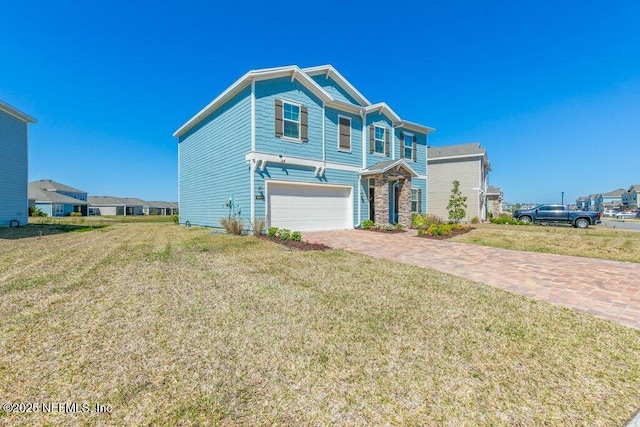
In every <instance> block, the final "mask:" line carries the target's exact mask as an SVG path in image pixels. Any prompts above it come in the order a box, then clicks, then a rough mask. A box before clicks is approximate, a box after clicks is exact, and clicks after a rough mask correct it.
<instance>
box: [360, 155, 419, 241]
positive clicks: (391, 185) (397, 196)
mask: <svg viewBox="0 0 640 427" xmlns="http://www.w3.org/2000/svg"><path fill="white" fill-rule="evenodd" d="M360 176H361V179H362V180H363V181H366V184H367V185H366V187H367V197H368V200H369V219H370V220H372V221H373V222H375V223H377V224H402V226H403V227H406V228H408V227H410V226H411V179H412V178H414V177H417V176H418V174H417V173H416V172H415V171H414V170H413V169H412V168H411V166H409V165H408V164H407V162H406V161H405V160H403V159H400V160H388V161H384V162H378V163H376V164H374V165H372V166H370V167H369V168H367V169H365V170H364V171H362V172H361V173H360Z"/></svg>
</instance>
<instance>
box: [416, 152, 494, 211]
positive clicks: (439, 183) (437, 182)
mask: <svg viewBox="0 0 640 427" xmlns="http://www.w3.org/2000/svg"><path fill="white" fill-rule="evenodd" d="M490 171H491V166H490V163H489V159H488V157H487V150H486V149H484V148H482V147H480V144H479V143H477V142H476V143H470V144H460V145H449V146H444V147H429V148H428V152H427V176H428V185H427V212H428V213H429V214H432V215H436V216H439V217H441V218H443V219H445V220H446V219H448V218H449V211H448V210H447V205H448V204H449V197H450V196H451V189H452V188H453V181H454V180H457V181H459V182H460V192H461V193H462V195H463V196H466V197H467V209H466V213H467V215H466V217H465V218H464V220H463V221H469V220H470V219H471V218H473V217H478V219H480V220H485V219H486V218H487V185H488V183H487V179H488V175H489V172H490Z"/></svg>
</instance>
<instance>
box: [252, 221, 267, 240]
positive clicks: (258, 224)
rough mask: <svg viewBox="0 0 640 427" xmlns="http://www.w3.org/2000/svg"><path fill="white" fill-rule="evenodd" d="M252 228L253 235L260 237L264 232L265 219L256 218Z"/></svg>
mask: <svg viewBox="0 0 640 427" xmlns="http://www.w3.org/2000/svg"><path fill="white" fill-rule="evenodd" d="M251 227H252V228H253V235H254V236H260V235H261V234H262V232H263V231H264V219H262V218H254V219H253V223H252V224H251Z"/></svg>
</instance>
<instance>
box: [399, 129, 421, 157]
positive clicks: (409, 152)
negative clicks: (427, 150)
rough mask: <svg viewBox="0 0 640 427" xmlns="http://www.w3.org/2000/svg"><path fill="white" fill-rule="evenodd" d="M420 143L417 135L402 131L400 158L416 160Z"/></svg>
mask: <svg viewBox="0 0 640 427" xmlns="http://www.w3.org/2000/svg"><path fill="white" fill-rule="evenodd" d="M417 149H418V144H417V140H416V137H415V135H413V134H411V133H406V132H401V133H400V158H402V159H409V160H413V161H414V162H415V161H416V158H417V156H416V154H417V152H416V150H417Z"/></svg>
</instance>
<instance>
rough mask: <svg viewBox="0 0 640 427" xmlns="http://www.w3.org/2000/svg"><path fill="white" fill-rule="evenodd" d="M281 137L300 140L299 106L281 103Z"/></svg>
mask: <svg viewBox="0 0 640 427" xmlns="http://www.w3.org/2000/svg"><path fill="white" fill-rule="evenodd" d="M282 112H283V117H282V119H283V132H282V133H283V135H284V136H286V137H289V138H294V139H298V138H300V106H299V105H294V104H289V103H288V102H283V103H282Z"/></svg>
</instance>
